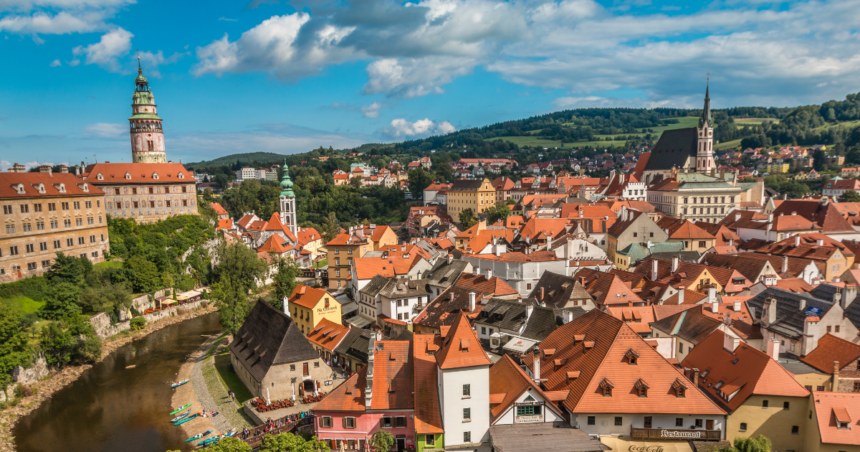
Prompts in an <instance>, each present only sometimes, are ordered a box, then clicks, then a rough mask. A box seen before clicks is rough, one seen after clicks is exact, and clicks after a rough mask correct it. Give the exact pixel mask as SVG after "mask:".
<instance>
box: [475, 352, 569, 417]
mask: <svg viewBox="0 0 860 452" xmlns="http://www.w3.org/2000/svg"><path fill="white" fill-rule="evenodd" d="M528 390H532V391H533V392H535V393H537V394H538V396H540V397H541V398H542V399H544V402H545V405H544V406H545V407H546V408H548V409H551V410H553V411H555V412H556V415H558V416H559V417H564V414H563V413H562V412H561V411H560V410H558V409H557V408H556V406H555V403H553V400H552V399H551V398H550V395H548V394H547V393H545V392H544V391H543V389H541V388H540V386H538V385H536V384H535V383H534V381H532V379H531V378H530V377H529V376H528V375H527V374H526V373H525V372H524V371H523V369H522V368H521V367H520V366H519V365H517V363H515V362H514V360H512V359H511V357H510V355H507V354H506V355H503V356H502V359H500V360H498V361H497V362H496V363H495V364H493V365H492V367H490V394H492V395H496V396H497V398H496V400H493V402H496V403H495V404H494V405H496V406H493V407H490V416H491V421H497V420H499V416H501V415H502V414H503V413H504V412H505V411H507V410H508V409H509V408H511V406H512V405H513V404H514V402H516V401H517V399H519V398H520V396H522V394H523V393H524V392H526V391H528ZM555 392H558V393H561V394H560V395H564V397H563V398H562V399H561V400H564V399H565V398H567V391H555ZM554 395H555V394H554ZM499 396H501V397H499ZM499 399H501V400H499ZM491 405H493V404H491Z"/></svg>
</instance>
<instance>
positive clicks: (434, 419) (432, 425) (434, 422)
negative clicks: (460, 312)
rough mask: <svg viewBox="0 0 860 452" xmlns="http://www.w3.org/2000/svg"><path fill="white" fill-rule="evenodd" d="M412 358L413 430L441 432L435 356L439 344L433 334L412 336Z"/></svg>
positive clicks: (428, 433) (420, 432) (421, 433)
mask: <svg viewBox="0 0 860 452" xmlns="http://www.w3.org/2000/svg"><path fill="white" fill-rule="evenodd" d="M412 340H413V346H412V358H413V361H414V363H415V364H414V366H415V383H414V386H413V392H414V394H415V432H416V433H417V434H419V435H432V434H436V433H443V432H444V431H445V430H444V425H443V424H442V411H441V409H440V407H439V392H438V385H437V380H436V379H437V375H438V374H437V371H436V358H435V357H434V355H435V352H436V350H438V348H439V346H438V345H436V335H435V334H416V335H414V336H413V337H412Z"/></svg>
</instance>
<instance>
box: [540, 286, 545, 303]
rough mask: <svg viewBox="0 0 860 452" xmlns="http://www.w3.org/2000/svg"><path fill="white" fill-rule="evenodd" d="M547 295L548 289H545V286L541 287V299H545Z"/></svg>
mask: <svg viewBox="0 0 860 452" xmlns="http://www.w3.org/2000/svg"><path fill="white" fill-rule="evenodd" d="M545 296H546V291H545V290H544V288H543V287H541V288H540V301H543V299H544V297H545Z"/></svg>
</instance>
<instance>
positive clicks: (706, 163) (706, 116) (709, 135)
mask: <svg viewBox="0 0 860 452" xmlns="http://www.w3.org/2000/svg"><path fill="white" fill-rule="evenodd" d="M710 82H711V81H710V76H709V77H708V85H707V87H706V88H705V107H704V108H703V109H702V116H701V117H700V118H699V127H697V128H696V131H697V132H698V133H697V135H698V147H697V149H696V171H697V172H699V173H705V174H707V173H713V172H714V171H716V167H717V164H716V162H714V118H713V117H712V116H711V86H710V85H711V83H710Z"/></svg>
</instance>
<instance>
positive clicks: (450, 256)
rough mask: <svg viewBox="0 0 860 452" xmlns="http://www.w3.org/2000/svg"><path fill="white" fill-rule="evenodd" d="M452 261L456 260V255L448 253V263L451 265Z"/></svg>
mask: <svg viewBox="0 0 860 452" xmlns="http://www.w3.org/2000/svg"><path fill="white" fill-rule="evenodd" d="M452 262H454V255H453V254H449V255H448V265H451V263H452Z"/></svg>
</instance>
